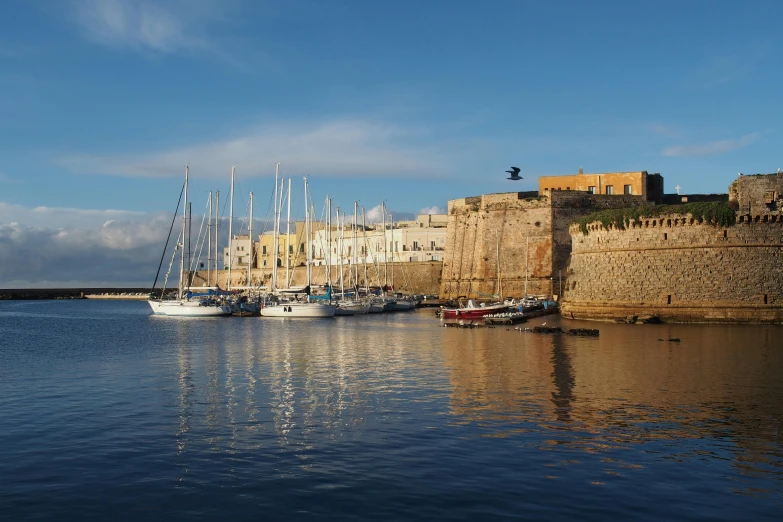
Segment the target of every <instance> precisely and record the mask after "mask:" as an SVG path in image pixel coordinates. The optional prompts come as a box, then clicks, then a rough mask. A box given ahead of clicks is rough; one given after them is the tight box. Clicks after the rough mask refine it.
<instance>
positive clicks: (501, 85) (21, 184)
mask: <svg viewBox="0 0 783 522" xmlns="http://www.w3.org/2000/svg"><path fill="white" fill-rule="evenodd" d="M780 20H783V4H781V3H780V2H772V1H770V2H762V1H756V2H754V1H749V2H745V3H739V2H719V1H702V2H700V1H689V2H646V3H639V2H551V3H543V2H524V1H521V0H514V1H504V0H493V1H490V2H483V3H479V2H467V1H464V2H463V1H445V0H444V1H435V0H433V1H429V2H421V1H418V2H414V1H397V2H367V1H358V0H357V1H337V0H330V1H316V0H312V1H289V2H265V1H262V0H258V1H241V0H228V1H212V0H187V1H186V0H160V1H157V2H152V1H146V0H125V1H121V0H62V1H59V2H28V1H24V0H6V1H5V2H3V3H2V5H0V93H1V95H0V223H5V224H8V223H11V222H15V223H17V224H18V225H22V226H24V227H27V229H29V227H37V228H38V229H51V230H52V231H56V230H61V229H63V228H64V227H75V228H78V227H82V228H85V229H86V228H89V227H90V226H96V224H102V223H105V222H106V221H108V220H109V219H112V220H115V221H120V220H125V221H128V222H132V221H138V220H144V219H146V218H148V217H150V216H155V215H157V213H160V212H168V211H170V210H171V209H172V207H173V205H174V204H175V202H176V196H177V194H178V193H179V186H180V184H181V179H182V175H183V167H184V165H185V164H186V163H189V164H190V167H191V175H192V179H193V184H192V187H191V188H192V195H193V197H194V201H196V203H195V204H194V206H196V207H197V206H199V205H200V204H201V203H200V202H201V201H206V193H207V191H208V190H210V189H220V190H221V191H222V192H223V193H226V192H227V189H228V177H229V173H230V170H231V166H232V165H237V173H238V180H239V188H238V190H239V191H241V192H242V194H246V193H247V192H248V191H249V190H253V191H254V192H255V193H256V197H257V201H259V202H262V201H263V207H264V208H261V204H260V203H259V207H257V208H256V214H257V215H263V214H265V212H266V208H265V206H266V202H267V201H268V200H269V193H270V192H271V190H272V186H273V178H274V164H275V162H277V161H279V162H281V163H282V172H283V173H284V174H285V175H290V176H296V177H297V179H296V180H295V183H296V186H301V181H300V176H301V175H308V176H310V179H311V184H312V187H313V197H314V199H315V200H316V201H320V200H322V198H323V196H324V195H325V194H326V193H327V192H328V193H330V194H331V195H333V197H334V198H335V200H336V202H337V204H341V205H343V206H346V207H347V206H351V205H352V202H353V200H355V199H356V200H359V201H360V202H361V203H362V204H364V205H365V206H366V207H367V208H371V207H374V206H376V205H378V204H379V203H380V201H381V200H382V199H385V200H386V201H387V204H388V205H389V207H390V208H391V209H393V210H394V211H395V212H398V213H401V214H402V213H415V212H418V211H419V210H421V209H424V208H431V207H433V206H437V207H440V208H445V206H446V203H447V201H448V200H449V199H453V198H459V197H465V196H471V195H477V194H482V193H488V192H504V191H511V190H533V189H535V187H536V179H537V177H538V176H539V175H554V174H568V173H574V172H576V171H577V170H578V169H579V167H580V166H582V167H583V168H584V169H585V172H603V171H622V170H647V171H649V172H660V173H661V174H662V175H663V176H664V178H665V183H666V187H667V191H669V192H673V188H672V187H673V186H674V185H680V186H681V187H682V192H684V193H700V192H725V191H726V187H727V185H728V183H729V182H730V181H731V180H732V179H734V177H736V175H737V172H738V171H742V172H748V173H753V172H774V171H775V170H776V169H777V168H778V167H783V158H781V152H780V151H781V147H780V143H781V140H780V129H779V128H778V127H779V125H780V123H781V119H782V118H781V116H783V114H782V113H783V109H782V108H781V106H782V104H781V103H780V99H781V87H780V86H781V85H783V82H782V81H781V80H783V72H782V71H783V60H781V58H783V46H782V45H781V44H780V27H779V23H780ZM510 165H517V166H519V167H520V168H521V169H522V175H523V176H524V178H525V179H524V181H522V182H512V181H508V180H506V179H505V174H504V171H505V170H506V169H507V168H508V167H509V166H510ZM243 197H245V198H246V196H243ZM42 207H43V208H42ZM36 209H37V210H36ZM107 218H108V219H107ZM150 219H152V218H150ZM38 231H39V232H40V230H38ZM3 244H5V245H9V244H10V243H0V249H3V248H6V249H7V248H11V247H9V246H5V247H4V246H3ZM0 254H2V252H0ZM3 280H6V281H11V280H15V279H14V278H13V277H12V276H11V275H8V274H0V286H2V283H3Z"/></svg>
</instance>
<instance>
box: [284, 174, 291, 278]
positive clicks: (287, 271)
mask: <svg viewBox="0 0 783 522" xmlns="http://www.w3.org/2000/svg"><path fill="white" fill-rule="evenodd" d="M285 221H286V225H285V283H286V286H289V287H290V286H291V178H288V215H287V216H286V219H285Z"/></svg>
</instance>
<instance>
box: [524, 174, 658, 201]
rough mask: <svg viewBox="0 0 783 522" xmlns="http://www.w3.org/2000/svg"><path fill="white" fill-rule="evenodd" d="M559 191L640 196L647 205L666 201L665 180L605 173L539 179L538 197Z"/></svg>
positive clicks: (656, 176) (640, 175) (653, 177)
mask: <svg viewBox="0 0 783 522" xmlns="http://www.w3.org/2000/svg"><path fill="white" fill-rule="evenodd" d="M558 190H576V191H580V192H588V193H590V194H605V195H607V196H611V195H620V194H622V195H626V196H641V197H642V199H644V200H646V201H653V202H655V203H660V202H661V201H662V199H663V177H662V176H661V175H660V174H648V173H647V171H646V170H643V171H639V172H605V173H601V174H584V173H583V172H582V169H579V174H574V175H570V176H540V177H539V178H538V193H539V194H541V195H548V194H549V193H550V192H554V191H558Z"/></svg>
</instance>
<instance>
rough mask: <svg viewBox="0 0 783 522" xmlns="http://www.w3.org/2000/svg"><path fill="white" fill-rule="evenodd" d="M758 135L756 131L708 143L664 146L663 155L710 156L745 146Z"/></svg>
mask: <svg viewBox="0 0 783 522" xmlns="http://www.w3.org/2000/svg"><path fill="white" fill-rule="evenodd" d="M759 136H761V134H760V133H758V132H753V133H751V134H746V135H745V136H742V137H741V138H738V139H735V140H719V141H711V142H708V143H700V144H696V145H675V146H672V147H666V148H665V149H663V155H664V156H712V155H715V154H723V153H725V152H731V151H733V150H738V149H741V148H744V147H747V146H748V145H750V144H751V143H753V142H754V141H756V140H757V139H758V138H759Z"/></svg>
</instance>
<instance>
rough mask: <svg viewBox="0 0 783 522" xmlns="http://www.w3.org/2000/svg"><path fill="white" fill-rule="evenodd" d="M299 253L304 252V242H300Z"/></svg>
mask: <svg viewBox="0 0 783 522" xmlns="http://www.w3.org/2000/svg"><path fill="white" fill-rule="evenodd" d="M299 253H300V254H303V253H304V243H299Z"/></svg>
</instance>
